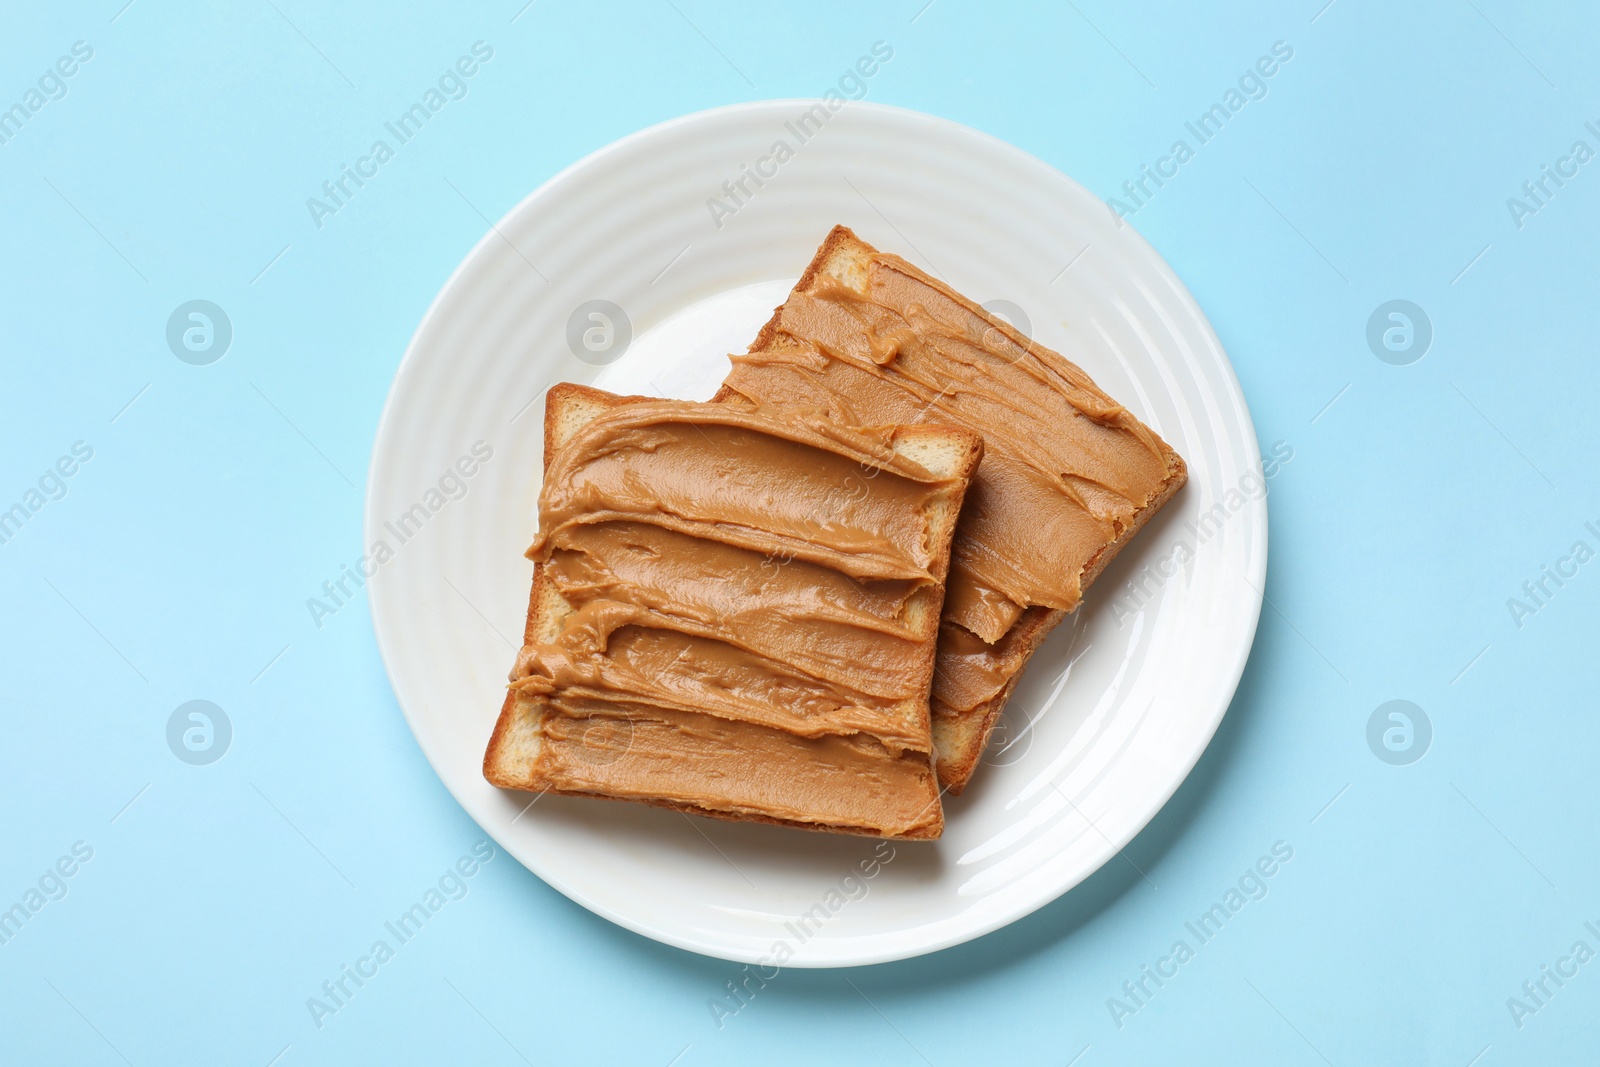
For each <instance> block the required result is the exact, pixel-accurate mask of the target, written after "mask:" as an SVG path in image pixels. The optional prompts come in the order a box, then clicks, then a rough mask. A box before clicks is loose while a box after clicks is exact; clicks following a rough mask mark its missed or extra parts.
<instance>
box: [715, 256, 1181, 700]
mask: <svg viewBox="0 0 1600 1067" xmlns="http://www.w3.org/2000/svg"><path fill="white" fill-rule="evenodd" d="M865 274H866V277H865V283H864V284H865V290H864V291H858V289H856V288H852V287H851V286H849V285H846V284H844V283H843V282H840V281H838V280H837V279H835V278H834V277H832V276H830V275H828V274H826V273H823V272H821V271H817V272H815V273H814V274H813V275H812V276H811V280H810V281H809V283H808V284H807V286H806V291H803V292H802V291H796V292H794V293H792V294H791V295H790V297H789V300H788V302H787V303H786V304H785V305H784V306H783V307H782V308H781V309H780V310H779V314H778V316H777V318H776V320H775V325H776V333H775V335H774V334H771V333H764V334H763V337H762V339H761V341H758V344H757V345H756V346H755V350H753V351H751V352H750V353H749V354H747V355H735V356H733V357H732V359H733V369H732V372H731V373H730V374H729V375H728V377H727V379H726V381H725V383H724V385H725V388H726V389H730V390H732V391H733V392H735V393H737V394H739V395H740V396H742V397H744V398H745V399H747V400H749V401H751V402H754V403H757V404H762V405H768V406H771V407H780V408H805V409H813V410H821V411H825V412H826V413H827V414H828V416H829V417H830V418H831V419H833V420H837V421H839V422H843V423H846V424H850V425H879V424H886V423H919V422H936V423H944V424H948V425H954V426H962V427H966V428H969V429H972V430H974V431H977V432H978V433H981V434H982V435H983V437H984V440H985V446H986V447H985V450H984V456H983V461H982V463H981V465H980V466H979V468H978V472H977V475H976V477H975V478H974V479H973V481H972V484H971V486H970V487H969V489H968V491H967V497H966V504H965V506H964V508H963V510H962V513H961V520H960V524H959V526H958V527H957V530H956V540H955V546H954V549H953V552H952V559H951V566H950V575H949V580H948V589H947V593H946V598H945V606H944V618H945V620H946V627H945V630H946V633H945V636H944V638H943V639H942V643H941V649H940V658H939V669H938V674H937V676H936V680H935V683H934V693H935V696H936V697H938V698H939V699H940V700H942V701H943V702H944V703H946V704H947V705H949V706H951V707H954V708H958V709H959V708H970V707H973V706H975V705H976V704H977V703H979V702H981V701H982V700H984V699H987V697H989V696H993V695H994V694H995V693H996V692H998V691H999V689H1000V688H1001V687H1002V686H1003V685H1004V684H1005V681H1006V678H1007V672H1006V671H1005V670H1004V669H1003V668H1002V666H1001V665H1000V664H999V662H998V661H996V660H995V659H993V658H992V657H991V658H989V659H987V660H986V659H985V652H984V646H986V645H993V644H995V643H996V642H998V641H1000V639H1001V638H1002V637H1003V636H1004V635H1005V634H1006V633H1007V631H1008V630H1009V629H1010V628H1011V627H1012V625H1013V624H1014V623H1016V622H1017V620H1018V618H1019V616H1021V614H1022V613H1023V611H1024V610H1025V609H1027V608H1029V607H1040V608H1052V609H1059V610H1063V611H1071V610H1072V609H1074V608H1075V607H1077V605H1078V603H1079V601H1080V599H1081V596H1082V581H1081V579H1082V576H1083V574H1084V572H1085V569H1086V568H1088V567H1089V566H1090V564H1091V562H1092V561H1094V559H1095V557H1096V556H1097V554H1099V553H1100V552H1101V551H1102V550H1103V549H1105V548H1106V547H1107V546H1108V545H1109V544H1111V543H1112V542H1113V541H1115V540H1116V538H1117V537H1118V536H1119V535H1120V534H1121V533H1122V532H1123V530H1124V529H1126V528H1127V527H1128V525H1129V523H1130V522H1131V521H1132V520H1133V518H1134V516H1135V514H1136V513H1137V512H1138V511H1139V510H1140V509H1141V508H1142V507H1144V506H1145V505H1146V504H1147V503H1149V502H1150V501H1151V500H1152V499H1153V498H1154V497H1155V496H1156V495H1157V493H1158V492H1159V490H1160V489H1161V487H1162V486H1163V484H1164V483H1165V482H1166V481H1167V479H1168V478H1169V476H1170V471H1169V468H1168V459H1167V457H1168V455H1169V454H1170V453H1169V452H1168V451H1167V450H1166V449H1165V448H1164V446H1163V444H1162V443H1161V441H1160V439H1159V438H1158V437H1157V436H1156V435H1155V434H1154V433H1153V432H1152V431H1150V430H1149V429H1148V428H1147V427H1145V426H1144V425H1143V424H1142V423H1141V422H1139V420H1138V419H1136V418H1135V417H1134V416H1133V415H1132V414H1130V413H1129V412H1128V411H1127V410H1126V409H1124V408H1123V407H1122V405H1120V404H1118V403H1117V402H1116V401H1114V400H1112V399H1111V398H1110V397H1109V396H1107V395H1106V394H1105V393H1104V392H1102V391H1101V390H1100V389H1099V388H1098V387H1097V386H1096V385H1095V384H1094V382H1093V381H1091V380H1090V378H1089V376H1088V375H1086V374H1085V373H1084V372H1083V371H1082V370H1080V369H1079V368H1077V367H1076V366H1074V365H1072V364H1071V363H1069V362H1067V361H1066V360H1065V359H1063V358H1061V357H1060V356H1058V355H1056V354H1055V353H1054V352H1051V351H1049V350H1048V349H1045V348H1043V346H1040V345H1037V344H1033V343H1031V342H1028V341H1026V339H1024V338H1022V337H1021V335H1019V334H1015V333H1013V332H1012V331H1009V330H1001V329H999V328H997V327H996V326H994V325H993V323H992V322H991V321H990V320H989V319H987V318H986V317H985V316H984V315H983V314H982V313H981V312H980V311H979V309H977V308H976V307H975V306H974V305H972V304H970V303H968V302H967V301H965V300H963V299H961V298H959V297H956V296H955V295H954V294H953V293H951V292H950V291H949V290H948V289H946V288H944V287H941V286H937V285H936V284H934V283H932V282H931V280H929V279H927V278H926V276H925V275H923V274H922V273H921V272H920V271H918V270H917V269H916V268H915V267H912V266H911V265H910V264H908V263H906V262H905V261H904V260H902V259H900V258H899V257H898V256H894V255H889V254H885V253H874V254H873V255H872V256H871V259H870V262H869V264H868V265H867V269H866V272H865ZM769 329H770V328H769ZM950 624H954V625H955V627H958V628H959V629H953V628H952V626H951V625H950ZM962 630H964V631H967V633H966V634H965V635H963V634H962V633H961V632H960V631H962ZM973 635H976V637H977V638H978V639H981V640H980V641H974V640H972V636H973Z"/></svg>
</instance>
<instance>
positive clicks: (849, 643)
mask: <svg viewBox="0 0 1600 1067" xmlns="http://www.w3.org/2000/svg"><path fill="white" fill-rule="evenodd" d="M892 434H893V428H892V427H891V428H888V429H884V430H860V431H857V430H851V429H844V428H841V427H840V426H838V425H836V424H832V423H830V422H828V421H826V420H823V419H820V418H811V417H807V416H806V415H805V414H804V413H800V414H795V413H786V414H785V416H784V417H783V418H782V419H781V420H780V419H778V418H776V417H774V416H772V415H769V414H766V413H764V412H762V411H760V410H755V409H746V408H743V407H731V406H727V405H707V404H688V403H681V402H676V401H661V402H635V403H628V404H624V405H621V406H618V407H616V408H613V409H612V410H610V411H609V412H607V413H605V414H603V415H601V416H599V417H598V418H596V419H595V420H594V421H593V422H591V423H589V424H588V425H587V426H585V427H584V428H583V429H581V430H579V431H578V432H577V434H576V435H575V436H574V437H573V438H572V439H571V440H570V441H569V442H568V443H567V444H566V445H565V447H563V448H562V449H561V450H560V451H559V452H558V453H557V454H556V455H555V457H554V458H553V460H552V462H551V463H550V465H549V466H548V469H547V470H546V474H545V484H544V489H543V492H542V493H541V495H540V501H539V512H540V533H539V537H538V540H537V541H536V542H535V543H534V545H533V547H532V548H530V549H529V555H530V556H531V557H533V558H534V559H535V560H536V561H537V562H538V564H539V566H540V569H541V574H542V575H543V576H544V577H545V578H546V579H548V580H549V581H550V582H551V583H553V585H554V587H555V588H556V590H557V591H559V592H560V594H561V596H562V598H563V599H564V600H565V601H566V602H567V604H568V605H570V607H571V613H570V614H569V615H567V616H566V617H565V618H564V619H562V620H561V621H560V624H559V631H558V632H557V633H556V634H555V635H554V636H553V637H552V638H551V639H549V640H544V641H535V642H534V643H531V644H529V645H527V646H525V647H524V649H523V651H522V654H521V655H520V656H519V657H518V660H517V665H516V668H515V669H514V671H513V672H512V685H513V688H514V689H518V690H521V691H522V692H524V693H527V694H532V695H538V696H540V697H542V698H543V699H544V700H545V701H546V703H547V706H548V710H549V712H550V714H547V715H546V718H545V726H544V742H543V743H544V748H543V752H542V754H541V762H542V763H543V764H544V766H545V767H546V769H547V774H549V775H550V776H551V777H552V780H555V781H558V782H560V783H561V784H562V788H565V789H571V790H576V791H588V792H596V793H602V794H605V795H608V796H621V797H635V798H640V799H657V800H660V799H664V800H668V801H671V802H674V803H679V804H683V805H687V806H693V807H699V808H708V809H714V810H723V811H730V812H742V813H752V814H757V815H762V816H766V817H770V818H775V819H780V820H792V821H799V822H809V823H820V824H827V825H832V826H840V827H847V828H848V827H859V828H864V829H871V830H874V831H879V830H881V831H885V832H890V833H904V832H906V831H909V830H913V829H916V828H918V827H923V826H928V825H930V824H935V823H937V822H938V821H939V819H940V815H939V806H938V802H937V801H938V790H937V783H936V781H935V779H934V775H933V771H932V768H931V762H930V758H931V757H930V753H931V747H932V745H931V738H930V734H929V725H928V718H927V710H926V699H927V688H928V684H929V670H930V663H929V657H928V654H927V652H926V649H927V647H928V643H929V641H930V640H931V637H930V636H929V635H928V634H926V633H922V634H915V633H913V632H912V631H911V629H910V628H909V625H908V622H907V620H906V617H905V615H906V611H905V609H906V606H907V602H908V600H909V599H910V598H911V597H912V596H913V594H914V593H915V592H916V591H917V590H918V589H921V588H923V587H925V586H928V585H930V584H937V582H936V579H935V576H934V575H933V574H932V572H931V571H930V567H931V566H932V565H933V561H934V558H935V554H936V551H935V550H936V549H937V547H938V546H934V545H930V544H929V543H928V542H929V531H928V525H927V515H928V513H929V508H930V503H931V501H932V500H933V498H934V497H935V495H936V494H938V493H940V492H942V491H944V490H945V489H946V488H947V487H948V484H949V483H947V482H946V481H944V480H942V479H940V478H937V477H935V476H934V475H932V474H930V473H929V472H928V471H927V470H925V469H924V468H922V467H921V466H919V465H918V464H916V463H914V462H912V461H910V460H908V459H905V458H903V457H901V456H899V455H897V454H896V453H895V452H894V450H893V436H892ZM618 738H622V739H624V742H625V743H623V742H619V741H618Z"/></svg>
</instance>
